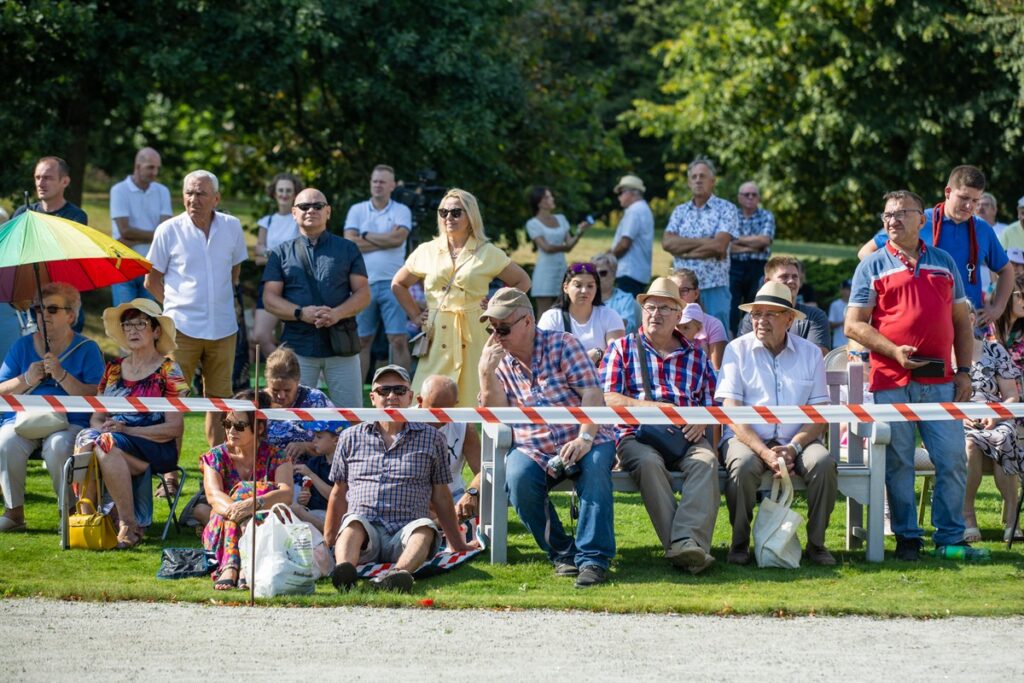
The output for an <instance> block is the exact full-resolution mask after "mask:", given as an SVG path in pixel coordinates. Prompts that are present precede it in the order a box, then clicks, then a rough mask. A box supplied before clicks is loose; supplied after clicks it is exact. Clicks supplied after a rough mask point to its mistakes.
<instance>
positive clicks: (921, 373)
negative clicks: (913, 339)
mask: <svg viewBox="0 0 1024 683" xmlns="http://www.w3.org/2000/svg"><path fill="white" fill-rule="evenodd" d="M910 360H912V361H916V362H918V363H924V365H922V366H921V367H919V368H914V369H913V370H911V371H910V376H911V377H932V378H941V377H945V376H946V361H944V360H943V359H941V358H934V357H932V356H911V357H910Z"/></svg>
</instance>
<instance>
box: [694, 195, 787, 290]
mask: <svg viewBox="0 0 1024 683" xmlns="http://www.w3.org/2000/svg"><path fill="white" fill-rule="evenodd" d="M739 216H740V218H739V228H738V229H737V231H736V237H757V236H759V235H765V236H767V237H769V238H770V239H773V240H774V239H775V216H774V215H773V214H772V212H771V211H769V210H768V209H762V208H761V207H757V211H755V212H754V215H753V216H750V217H749V218H748V217H746V216H744V215H743V212H742V211H740V212H739ZM771 255H772V248H771V246H769V247H768V248H767V249H765V250H764V251H758V252H743V253H740V254H733V255H732V259H733V260H734V261H767V260H768V259H769V258H771ZM701 284H704V283H701Z"/></svg>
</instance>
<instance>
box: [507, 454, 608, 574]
mask: <svg viewBox="0 0 1024 683" xmlns="http://www.w3.org/2000/svg"><path fill="white" fill-rule="evenodd" d="M614 462H615V444H614V443H612V442H608V443H603V444H601V445H600V446H594V447H593V448H591V449H590V452H589V453H587V454H586V455H585V456H583V459H582V460H580V469H581V470H582V473H581V474H580V478H579V479H577V480H576V492H577V494H578V495H579V497H580V519H579V524H578V525H577V527H576V540H575V541H573V538H572V536H570V535H569V534H567V533H566V532H565V529H564V528H563V527H562V522H561V520H560V519H558V515H557V514H556V513H555V507H554V506H553V505H552V504H551V499H550V498H549V497H548V490H549V489H550V488H551V486H553V485H554V484H555V483H556V482H555V480H554V479H552V478H551V477H549V476H548V475H547V472H545V471H544V470H543V469H541V467H540V465H538V464H537V463H536V462H534V461H533V460H531V459H530V457H529V456H528V455H526V454H525V453H523V452H522V451H520V450H518V449H516V448H513V449H512V450H511V451H509V452H508V456H507V457H506V459H505V470H506V481H507V482H508V484H507V486H508V493H509V498H510V499H511V501H512V506H513V507H514V508H515V509H516V513H517V514H518V515H519V519H521V520H522V522H523V525H524V526H525V527H526V529H527V531H529V532H530V533H531V534H533V538H534V540H536V541H537V545H538V546H539V547H540V549H541V550H543V551H544V552H546V553H547V554H548V559H550V560H551V561H552V562H567V563H572V564H575V565H576V566H577V567H580V568H583V567H584V566H586V565H588V564H593V565H597V566H598V567H601V568H602V569H608V566H609V565H610V564H611V561H612V558H613V557H615V518H614V511H613V507H612V465H613V464H614Z"/></svg>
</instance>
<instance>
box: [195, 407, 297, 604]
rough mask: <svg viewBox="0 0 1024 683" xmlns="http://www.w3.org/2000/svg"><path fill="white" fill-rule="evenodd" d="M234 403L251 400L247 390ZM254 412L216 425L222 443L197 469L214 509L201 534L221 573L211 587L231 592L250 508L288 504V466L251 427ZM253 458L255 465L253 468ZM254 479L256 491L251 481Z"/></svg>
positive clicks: (260, 430) (233, 415)
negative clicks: (223, 436) (223, 437)
mask: <svg viewBox="0 0 1024 683" xmlns="http://www.w3.org/2000/svg"><path fill="white" fill-rule="evenodd" d="M235 398H236V399H243V400H247V401H255V400H256V393H255V392H254V391H252V390H251V389H250V390H248V391H243V392H241V393H239V394H236V395H235ZM269 405H270V397H269V395H267V393H266V392H262V391H261V392H260V394H259V406H260V408H266V407H268V406H269ZM255 417H256V413H255V412H231V413H226V414H225V416H224V419H223V421H222V422H221V424H223V425H224V432H225V434H226V436H227V441H226V443H223V444H221V445H220V446H217V447H215V448H213V449H212V450H210V451H209V452H208V453H205V454H203V455H202V456H201V457H200V458H199V465H200V467H201V468H202V471H203V486H204V488H205V491H206V496H207V497H208V498H209V501H210V505H211V506H212V507H213V511H212V513H211V514H210V521H209V522H208V523H207V524H206V528H205V529H204V530H203V547H205V548H206V549H207V550H211V551H213V552H214V553H215V554H216V557H217V564H218V567H219V568H220V572H219V574H218V575H217V577H216V580H215V583H214V588H215V589H217V590H230V589H232V588H234V587H235V586H237V585H238V575H239V569H240V567H241V556H240V554H239V550H238V541H239V539H240V538H241V537H242V528H243V526H244V524H245V522H246V521H248V519H249V518H250V517H251V516H252V512H253V507H254V505H253V496H254V495H255V498H256V501H255V508H256V510H257V511H259V510H269V509H270V508H271V507H272V506H273V505H275V504H277V503H284V504H285V505H289V504H291V502H292V464H291V462H290V461H289V459H288V457H287V456H286V455H285V452H284V450H283V449H281V448H278V447H277V446H273V445H271V444H270V443H269V442H268V441H267V440H266V425H265V423H263V422H260V423H259V425H258V426H257V425H255V424H254V423H255ZM254 458H255V465H254V462H253V461H254ZM254 481H255V490H254V488H253V482H254Z"/></svg>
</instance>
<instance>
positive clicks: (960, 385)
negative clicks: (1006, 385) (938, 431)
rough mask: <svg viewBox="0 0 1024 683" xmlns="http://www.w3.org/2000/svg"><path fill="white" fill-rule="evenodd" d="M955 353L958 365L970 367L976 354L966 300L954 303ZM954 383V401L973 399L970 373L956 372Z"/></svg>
mask: <svg viewBox="0 0 1024 683" xmlns="http://www.w3.org/2000/svg"><path fill="white" fill-rule="evenodd" d="M1010 267H1011V268H1012V267H1013V266H1012V265H1011V266H1010ZM1007 279H1009V278H1007ZM953 355H954V357H955V358H956V362H957V365H960V366H964V367H970V365H971V357H972V356H973V355H974V330H973V329H972V328H971V314H970V310H969V309H968V308H967V303H966V302H961V303H958V304H953ZM953 383H954V384H955V385H956V394H955V396H954V397H953V400H954V401H957V402H960V401H969V400H971V388H972V387H971V376H970V374H969V373H966V372H958V373H956V374H955V375H954V376H953Z"/></svg>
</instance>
